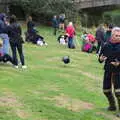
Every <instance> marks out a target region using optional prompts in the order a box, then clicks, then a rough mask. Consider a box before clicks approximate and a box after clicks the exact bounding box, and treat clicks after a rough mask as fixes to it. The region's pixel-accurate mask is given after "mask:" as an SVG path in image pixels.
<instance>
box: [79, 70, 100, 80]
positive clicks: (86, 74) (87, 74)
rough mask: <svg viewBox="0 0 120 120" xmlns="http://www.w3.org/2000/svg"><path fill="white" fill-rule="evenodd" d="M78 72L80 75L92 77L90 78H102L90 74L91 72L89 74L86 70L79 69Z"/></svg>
mask: <svg viewBox="0 0 120 120" xmlns="http://www.w3.org/2000/svg"><path fill="white" fill-rule="evenodd" d="M79 72H80V73H81V74H82V75H85V76H87V77H89V78H92V79H94V80H102V78H100V77H97V76H94V75H92V74H90V73H88V72H84V71H81V70H79Z"/></svg>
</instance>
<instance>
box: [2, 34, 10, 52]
mask: <svg viewBox="0 0 120 120" xmlns="http://www.w3.org/2000/svg"><path fill="white" fill-rule="evenodd" d="M0 38H2V39H3V54H9V46H10V45H9V37H8V35H7V34H6V33H1V34H0Z"/></svg>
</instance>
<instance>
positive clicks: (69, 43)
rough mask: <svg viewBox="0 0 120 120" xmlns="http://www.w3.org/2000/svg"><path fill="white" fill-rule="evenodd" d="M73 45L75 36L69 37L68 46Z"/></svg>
mask: <svg viewBox="0 0 120 120" xmlns="http://www.w3.org/2000/svg"><path fill="white" fill-rule="evenodd" d="M72 47H73V37H68V48H72Z"/></svg>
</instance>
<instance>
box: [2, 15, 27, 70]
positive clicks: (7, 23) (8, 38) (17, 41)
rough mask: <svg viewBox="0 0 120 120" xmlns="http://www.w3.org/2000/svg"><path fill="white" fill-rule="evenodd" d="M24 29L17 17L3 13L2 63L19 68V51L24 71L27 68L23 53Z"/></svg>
mask: <svg viewBox="0 0 120 120" xmlns="http://www.w3.org/2000/svg"><path fill="white" fill-rule="evenodd" d="M21 35H22V29H21V26H20V24H19V23H18V22H17V18H16V16H15V15H12V16H10V17H9V18H7V16H6V15H5V14H3V13H1V14H0V38H1V39H2V40H1V42H0V61H1V62H8V61H9V62H11V63H12V64H13V66H14V67H15V68H18V65H19V63H18V57H17V51H18V54H19V56H20V63H21V67H22V68H23V69H25V68H27V66H26V65H25V60H24V52H23V42H24V41H23V39H22V36H21ZM9 46H10V47H11V51H12V56H11V55H10V54H9V48H10V47H9Z"/></svg>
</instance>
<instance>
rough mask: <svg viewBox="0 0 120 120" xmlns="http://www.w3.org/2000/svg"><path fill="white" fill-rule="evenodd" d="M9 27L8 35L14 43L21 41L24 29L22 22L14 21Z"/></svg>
mask: <svg viewBox="0 0 120 120" xmlns="http://www.w3.org/2000/svg"><path fill="white" fill-rule="evenodd" d="M7 29H8V36H9V38H10V42H12V43H15V42H17V43H18V42H21V34H22V29H21V26H20V24H18V23H12V24H11V25H10V26H8V28H7Z"/></svg>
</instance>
